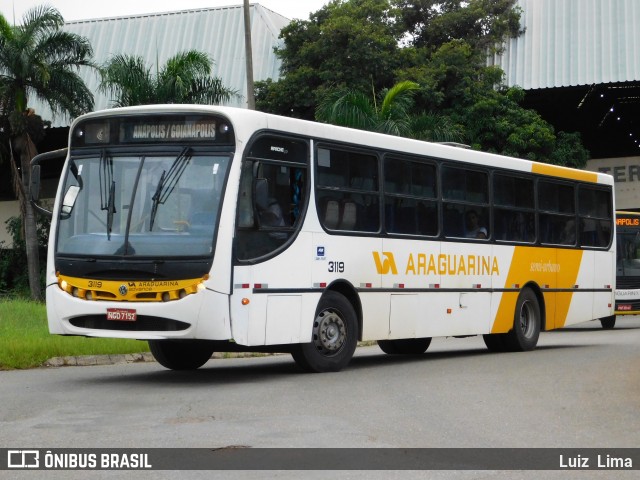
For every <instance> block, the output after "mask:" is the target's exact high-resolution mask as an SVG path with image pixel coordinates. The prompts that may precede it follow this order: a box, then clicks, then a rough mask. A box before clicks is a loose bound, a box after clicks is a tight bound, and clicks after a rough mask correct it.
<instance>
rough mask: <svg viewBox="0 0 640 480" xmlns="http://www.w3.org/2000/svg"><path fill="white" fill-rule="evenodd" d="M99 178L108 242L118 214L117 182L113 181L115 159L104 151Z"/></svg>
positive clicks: (101, 155)
mask: <svg viewBox="0 0 640 480" xmlns="http://www.w3.org/2000/svg"><path fill="white" fill-rule="evenodd" d="M98 176H99V183H100V210H106V211H107V240H111V229H112V227H113V214H114V213H116V202H115V193H116V182H115V181H114V180H113V159H112V158H111V157H107V155H106V153H105V151H104V150H103V151H102V152H100V167H99V169H98Z"/></svg>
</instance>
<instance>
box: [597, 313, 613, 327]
mask: <svg viewBox="0 0 640 480" xmlns="http://www.w3.org/2000/svg"><path fill="white" fill-rule="evenodd" d="M600 323H601V324H602V328H604V329H605V330H611V329H612V328H613V327H615V326H616V316H615V315H611V316H610V317H605V318H601V319H600Z"/></svg>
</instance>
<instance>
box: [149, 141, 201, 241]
mask: <svg viewBox="0 0 640 480" xmlns="http://www.w3.org/2000/svg"><path fill="white" fill-rule="evenodd" d="M189 150H190V148H189V147H185V149H184V150H182V152H180V155H178V156H177V157H176V159H175V160H174V161H173V163H172V164H171V167H170V168H169V171H168V172H167V171H166V170H163V171H162V175H160V180H158V186H157V187H156V191H155V192H154V193H153V196H152V197H151V200H152V202H153V203H152V205H151V219H150V223H149V231H151V230H153V224H154V222H155V219H156V213H157V212H158V205H164V202H166V201H167V199H168V198H169V197H170V196H171V193H172V192H173V189H174V188H176V185H177V184H178V181H179V180H180V177H182V174H183V173H184V171H185V169H186V168H187V165H189V162H190V161H191V155H188V153H189Z"/></svg>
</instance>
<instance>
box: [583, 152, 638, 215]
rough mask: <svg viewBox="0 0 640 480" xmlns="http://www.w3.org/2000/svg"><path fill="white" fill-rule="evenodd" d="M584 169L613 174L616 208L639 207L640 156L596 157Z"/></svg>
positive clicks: (628, 208)
mask: <svg viewBox="0 0 640 480" xmlns="http://www.w3.org/2000/svg"><path fill="white" fill-rule="evenodd" d="M586 169H587V170H590V171H592V172H604V173H608V174H609V175H612V176H613V180H614V181H615V188H616V209H617V210H632V209H633V210H636V209H640V157H621V158H598V159H597V160H589V161H588V162H587V167H586Z"/></svg>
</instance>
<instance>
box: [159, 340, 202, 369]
mask: <svg viewBox="0 0 640 480" xmlns="http://www.w3.org/2000/svg"><path fill="white" fill-rule="evenodd" d="M149 350H151V354H152V355H153V358H155V359H156V361H157V362H158V363H159V364H160V365H162V366H163V367H165V368H168V369H170V370H195V369H197V368H200V367H201V366H202V365H204V364H205V363H207V361H208V360H209V359H210V358H211V355H213V351H214V346H213V343H212V342H207V341H203V340H185V341H176V340H149Z"/></svg>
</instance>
